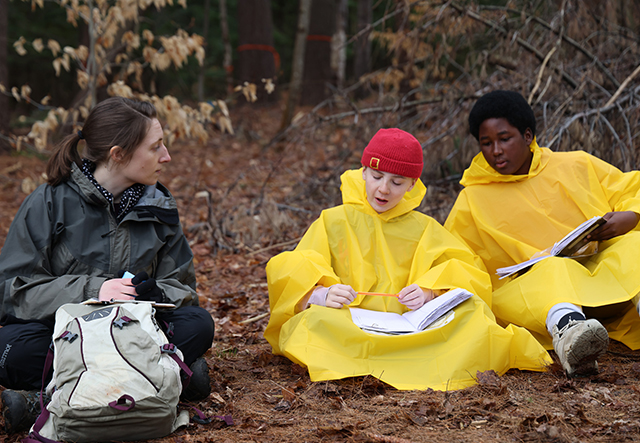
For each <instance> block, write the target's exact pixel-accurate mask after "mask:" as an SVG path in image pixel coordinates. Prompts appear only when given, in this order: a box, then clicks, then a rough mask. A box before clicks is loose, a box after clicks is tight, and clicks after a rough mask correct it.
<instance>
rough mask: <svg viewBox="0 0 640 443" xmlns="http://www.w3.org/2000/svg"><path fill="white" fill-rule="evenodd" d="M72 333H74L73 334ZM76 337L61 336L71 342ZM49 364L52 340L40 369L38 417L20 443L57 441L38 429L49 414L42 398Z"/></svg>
mask: <svg viewBox="0 0 640 443" xmlns="http://www.w3.org/2000/svg"><path fill="white" fill-rule="evenodd" d="M65 334H66V333H65ZM63 335H64V334H63ZM73 335H76V334H73ZM76 337H77V335H76ZM76 337H73V338H71V339H69V337H63V338H65V339H67V340H69V342H72V341H73V340H75V338H76ZM51 366H53V342H52V343H51V346H49V351H48V352H47V357H46V358H45V360H44V369H43V370H42V387H41V388H40V415H38V418H37V419H36V422H35V423H34V425H33V430H32V431H31V432H30V433H29V435H27V436H26V437H25V438H23V439H22V440H20V441H21V443H58V442H57V441H55V440H50V439H48V438H46V437H43V436H42V435H40V430H41V429H42V427H43V426H44V424H45V423H46V422H47V420H48V419H49V414H50V412H49V410H48V409H47V408H46V407H45V406H46V405H45V404H44V400H43V398H44V386H45V383H46V381H47V375H48V374H49V370H50V369H51Z"/></svg>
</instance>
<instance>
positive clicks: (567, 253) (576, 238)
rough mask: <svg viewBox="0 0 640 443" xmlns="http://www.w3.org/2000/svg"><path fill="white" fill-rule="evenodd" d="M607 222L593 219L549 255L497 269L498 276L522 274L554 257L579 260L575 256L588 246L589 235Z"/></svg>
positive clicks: (557, 244) (501, 277)
mask: <svg viewBox="0 0 640 443" xmlns="http://www.w3.org/2000/svg"><path fill="white" fill-rule="evenodd" d="M606 222H607V221H606V220H605V219H604V218H602V217H593V218H591V219H589V220H587V221H586V222H584V223H582V224H581V225H580V226H578V227H577V228H575V229H574V230H573V231H571V232H569V233H568V234H567V235H565V236H564V237H563V238H562V239H561V240H560V241H558V242H556V243H555V244H554V245H553V247H552V248H551V251H550V252H549V254H548V255H542V256H539V257H535V258H532V259H530V260H527V261H524V262H522V263H518V264H517V265H513V266H507V267H504V268H498V269H496V274H498V275H499V276H500V279H503V278H505V277H508V276H510V275H514V274H522V273H524V272H526V271H527V270H529V268H531V266H533V265H534V264H536V263H538V262H539V261H541V260H544V259H545V258H549V257H554V256H557V257H574V258H577V257H575V256H574V254H575V253H576V252H578V251H580V249H582V248H583V247H584V246H586V245H587V243H589V241H590V240H588V239H587V238H586V237H587V235H589V234H591V233H592V232H593V231H595V230H596V229H598V228H599V227H600V226H602V225H604V224H605V223H606ZM579 257H585V255H583V254H580V255H579Z"/></svg>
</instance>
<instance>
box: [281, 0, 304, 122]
mask: <svg viewBox="0 0 640 443" xmlns="http://www.w3.org/2000/svg"><path fill="white" fill-rule="evenodd" d="M310 18H311V0H300V9H299V11H298V30H297V32H296V43H295V46H294V47H293V60H292V67H291V83H290V84H289V99H288V100H287V107H286V109H285V110H284V114H282V124H281V126H280V130H281V131H284V130H285V129H286V128H287V127H288V126H289V125H290V124H291V120H292V119H293V112H294V111H295V107H296V103H298V101H299V99H300V91H301V90H302V75H303V73H304V53H305V49H306V43H307V35H308V34H309V21H310Z"/></svg>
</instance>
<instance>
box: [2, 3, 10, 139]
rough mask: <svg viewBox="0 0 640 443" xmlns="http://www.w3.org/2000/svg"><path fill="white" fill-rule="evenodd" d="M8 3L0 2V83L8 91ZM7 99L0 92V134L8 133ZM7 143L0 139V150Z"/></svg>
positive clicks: (8, 114) (8, 113)
mask: <svg viewBox="0 0 640 443" xmlns="http://www.w3.org/2000/svg"><path fill="white" fill-rule="evenodd" d="M8 15H9V1H8V0H0V83H2V85H4V87H5V88H7V91H8V90H9V69H8V67H7V28H8V26H9V22H8ZM10 116H11V113H10V112H9V97H8V96H7V95H6V94H3V93H2V92H0V133H2V134H5V135H6V134H7V133H8V132H9V118H10ZM8 148H9V146H8V143H7V142H5V141H4V140H3V139H1V138H0V149H8Z"/></svg>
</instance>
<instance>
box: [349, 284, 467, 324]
mask: <svg viewBox="0 0 640 443" xmlns="http://www.w3.org/2000/svg"><path fill="white" fill-rule="evenodd" d="M472 295H473V294H472V293H471V292H469V291H466V290H464V289H460V288H456V289H452V290H451V291H448V292H446V293H444V294H442V295H441V296H439V297H436V298H434V299H433V300H431V301H430V302H427V303H425V304H424V305H423V306H422V307H421V308H420V309H416V310H415V311H409V312H405V313H404V314H402V315H400V314H397V313H395V312H380V311H371V310H369V309H361V308H349V310H350V311H351V318H352V319H353V323H355V324H356V326H358V327H359V328H360V329H362V330H364V331H371V332H384V333H387V334H411V333H414V332H420V331H423V330H424V329H426V328H427V327H428V326H429V325H431V324H432V323H433V322H435V321H436V320H438V319H439V318H440V317H442V316H443V315H444V314H446V313H447V312H449V311H450V310H451V309H453V308H455V307H456V306H458V305H459V304H460V303H462V302H464V301H465V300H468V299H469V298H470V297H471V296H472Z"/></svg>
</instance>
